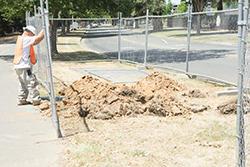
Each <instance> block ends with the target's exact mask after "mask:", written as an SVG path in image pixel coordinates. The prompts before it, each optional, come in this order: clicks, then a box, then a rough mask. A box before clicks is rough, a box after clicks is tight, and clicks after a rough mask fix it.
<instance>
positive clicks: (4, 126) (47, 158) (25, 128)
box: [0, 42, 62, 167]
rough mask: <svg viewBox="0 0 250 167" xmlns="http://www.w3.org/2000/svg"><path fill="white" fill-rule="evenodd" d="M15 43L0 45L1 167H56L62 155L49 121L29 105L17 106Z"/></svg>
mask: <svg viewBox="0 0 250 167" xmlns="http://www.w3.org/2000/svg"><path fill="white" fill-rule="evenodd" d="M14 47H15V42H12V43H10V44H4V45H0V78H1V79H0V112H1V117H0V125H1V126H0V166H1V167H55V166H58V165H57V163H56V162H55V161H56V160H57V159H58V158H59V153H60V152H61V151H62V145H61V144H60V142H61V140H60V139H57V135H56V131H55V128H54V127H53V125H52V121H51V119H50V118H46V117H45V116H42V115H41V114H40V113H39V110H37V109H36V108H35V107H34V106H32V105H25V106H17V101H16V96H17V93H18V82H17V78H16V76H15V73H14V70H13V64H12V60H13V55H14Z"/></svg>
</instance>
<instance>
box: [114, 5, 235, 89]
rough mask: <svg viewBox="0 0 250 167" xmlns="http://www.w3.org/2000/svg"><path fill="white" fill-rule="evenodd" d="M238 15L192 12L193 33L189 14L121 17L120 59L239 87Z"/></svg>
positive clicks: (233, 11)
mask: <svg viewBox="0 0 250 167" xmlns="http://www.w3.org/2000/svg"><path fill="white" fill-rule="evenodd" d="M237 16H238V14H237V9H234V10H227V11H215V12H201V13H192V14H191V15H190V23H191V26H190V30H189V29H188V17H189V14H188V13H180V14H173V15H166V16H149V15H147V16H142V17H135V18H122V17H121V33H120V34H121V37H120V38H121V42H120V45H119V46H120V59H121V60H127V61H131V62H134V63H141V64H144V65H146V66H153V67H163V68H167V69H169V70H174V71H177V72H181V73H186V74H188V75H194V76H201V77H205V78H207V79H210V80H216V81H220V82H223V83H228V84H231V85H236V84H237V63H235V62H236V61H237V49H238V47H237V32H238V31H237ZM147 20H148V21H147ZM198 25H199V26H198ZM218 35H219V36H221V37H222V38H218V37H216V36H218ZM188 36H190V39H187V37H188ZM227 39H228V40H227ZM188 40H190V41H188ZM220 40H221V41H222V42H220ZM218 42H219V43H218ZM118 52H119V51H118ZM229 64H230V65H232V66H230V65H229ZM228 71H229V72H228ZM225 73H228V75H225ZM232 74H233V77H232Z"/></svg>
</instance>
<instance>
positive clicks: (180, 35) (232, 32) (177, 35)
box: [149, 29, 238, 37]
mask: <svg viewBox="0 0 250 167" xmlns="http://www.w3.org/2000/svg"><path fill="white" fill-rule="evenodd" d="M171 31H186V32H185V33H184V32H183V33H182V34H169V35H168V34H165V35H166V36H168V37H187V29H164V30H160V31H154V30H150V31H149V32H150V33H160V32H171ZM202 31H203V32H201V33H200V34H199V35H197V34H196V33H191V37H199V36H204V35H227V34H237V33H238V32H236V31H226V32H221V31H211V32H209V31H204V30H202Z"/></svg>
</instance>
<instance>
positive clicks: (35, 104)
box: [33, 100, 41, 106]
mask: <svg viewBox="0 0 250 167" xmlns="http://www.w3.org/2000/svg"><path fill="white" fill-rule="evenodd" d="M40 103H41V100H34V101H33V106H38V105H40Z"/></svg>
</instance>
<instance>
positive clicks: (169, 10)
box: [164, 0, 173, 15]
mask: <svg viewBox="0 0 250 167" xmlns="http://www.w3.org/2000/svg"><path fill="white" fill-rule="evenodd" d="M172 10H173V3H172V2H171V0H168V4H167V5H166V10H165V13H164V14H165V15H170V14H172Z"/></svg>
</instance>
